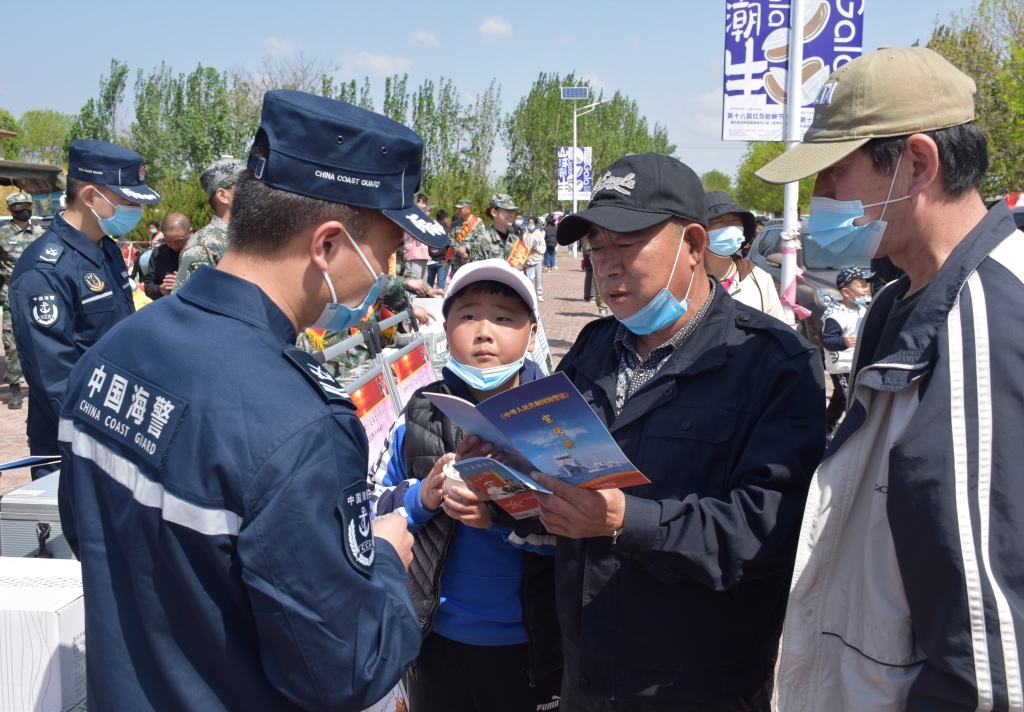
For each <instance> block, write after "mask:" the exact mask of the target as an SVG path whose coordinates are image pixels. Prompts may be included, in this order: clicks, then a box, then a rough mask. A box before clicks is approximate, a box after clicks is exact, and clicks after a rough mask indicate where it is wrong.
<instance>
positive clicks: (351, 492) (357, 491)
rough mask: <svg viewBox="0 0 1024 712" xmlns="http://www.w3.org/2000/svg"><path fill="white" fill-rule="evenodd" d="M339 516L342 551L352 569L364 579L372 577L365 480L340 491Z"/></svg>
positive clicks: (368, 503)
mask: <svg viewBox="0 0 1024 712" xmlns="http://www.w3.org/2000/svg"><path fill="white" fill-rule="evenodd" d="M338 514H339V515H341V527H342V536H343V537H344V539H345V541H344V543H343V545H342V548H343V549H344V550H345V557H346V558H347V559H348V562H349V563H350V564H352V568H354V569H355V570H356V571H358V572H359V573H361V574H362V575H363V576H366V577H367V578H369V577H370V574H372V573H373V559H374V554H375V551H374V548H373V532H372V531H371V528H370V518H371V515H370V492H369V490H368V489H367V487H366V481H365V480H357V481H356V482H353V483H352V484H351V485H349V486H348V487H346V488H345V489H343V490H342V491H341V497H339V498H338Z"/></svg>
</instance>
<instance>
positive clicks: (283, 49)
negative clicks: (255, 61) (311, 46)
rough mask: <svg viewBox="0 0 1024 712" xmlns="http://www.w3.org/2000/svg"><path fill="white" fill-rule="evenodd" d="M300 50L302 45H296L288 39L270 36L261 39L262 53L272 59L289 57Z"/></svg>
mask: <svg viewBox="0 0 1024 712" xmlns="http://www.w3.org/2000/svg"><path fill="white" fill-rule="evenodd" d="M300 49H302V45H300V44H298V43H296V42H295V41H293V40H292V39H291V38H289V37H278V36H276V35H270V36H269V37H265V38H263V53H264V54H265V55H267V56H268V57H271V58H273V59H281V58H282V57H289V56H291V55H293V54H295V53H296V52H297V51H299V50H300Z"/></svg>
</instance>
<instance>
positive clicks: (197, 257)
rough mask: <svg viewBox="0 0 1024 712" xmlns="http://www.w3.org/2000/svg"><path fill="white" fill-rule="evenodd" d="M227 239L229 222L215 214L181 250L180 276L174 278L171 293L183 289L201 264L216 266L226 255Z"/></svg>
mask: <svg viewBox="0 0 1024 712" xmlns="http://www.w3.org/2000/svg"><path fill="white" fill-rule="evenodd" d="M227 240H228V224H227V223H226V222H224V221H223V220H221V219H220V218H219V217H217V216H216V215H214V216H213V219H212V220H211V221H210V224H209V225H207V226H206V227H204V228H203V229H202V230H200V231H199V232H197V233H196V234H195V235H193V236H192V238H191V239H190V240H189V241H188V244H186V245H185V249H184V250H182V251H181V257H180V258H179V261H178V276H177V277H176V278H175V280H174V289H172V290H171V293H172V294H173V293H175V292H177V291H178V290H179V289H181V286H182V285H183V284H185V282H187V281H188V279H189V277H191V276H192V275H193V274H194V273H195V271H196V270H197V269H198V268H199V267H200V266H202V265H209V266H210V267H216V266H217V263H218V262H220V258H221V257H223V256H224V250H226V249H227V246H228V242H227Z"/></svg>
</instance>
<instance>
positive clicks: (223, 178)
mask: <svg viewBox="0 0 1024 712" xmlns="http://www.w3.org/2000/svg"><path fill="white" fill-rule="evenodd" d="M244 170H245V163H243V162H242V161H240V160H238V159H237V158H234V157H233V156H221V157H220V158H218V159H217V160H216V161H214V162H213V164H212V165H211V166H210V167H209V168H207V169H206V170H205V171H203V172H202V175H200V176H199V182H200V183H202V185H203V190H204V191H205V192H206V197H207V198H211V197H213V194H214V193H215V192H216V191H217V188H228V187H230V186H232V185H234V184H235V181H237V180H238V176H239V175H241V173H242V171H244Z"/></svg>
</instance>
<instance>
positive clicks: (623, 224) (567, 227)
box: [556, 205, 672, 245]
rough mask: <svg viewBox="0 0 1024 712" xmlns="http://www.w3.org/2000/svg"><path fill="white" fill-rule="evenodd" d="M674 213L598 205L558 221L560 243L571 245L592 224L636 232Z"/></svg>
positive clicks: (618, 230) (666, 218) (585, 232)
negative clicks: (648, 211)
mask: <svg viewBox="0 0 1024 712" xmlns="http://www.w3.org/2000/svg"><path fill="white" fill-rule="evenodd" d="M671 217H672V213H646V212H641V211H639V210H629V209H628V208H623V207H621V206H619V205H598V206H596V207H593V208H590V209H588V210H584V211H583V212H581V213H576V214H575V215H567V216H565V217H564V218H562V219H561V220H560V221H559V223H558V233H557V235H556V239H557V240H558V244H559V245H571V244H572V243H574V242H576V241H577V240H580V239H582V238H583V237H585V236H586V234H587V233H588V232H589V231H590V226H591V225H597V226H598V227H603V228H604V229H605V230H610V231H611V232H636V231H637V230H646V229H647V228H649V227H651V226H653V225H657V224H658V223H661V222H665V221H666V220H668V219H669V218H671Z"/></svg>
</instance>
